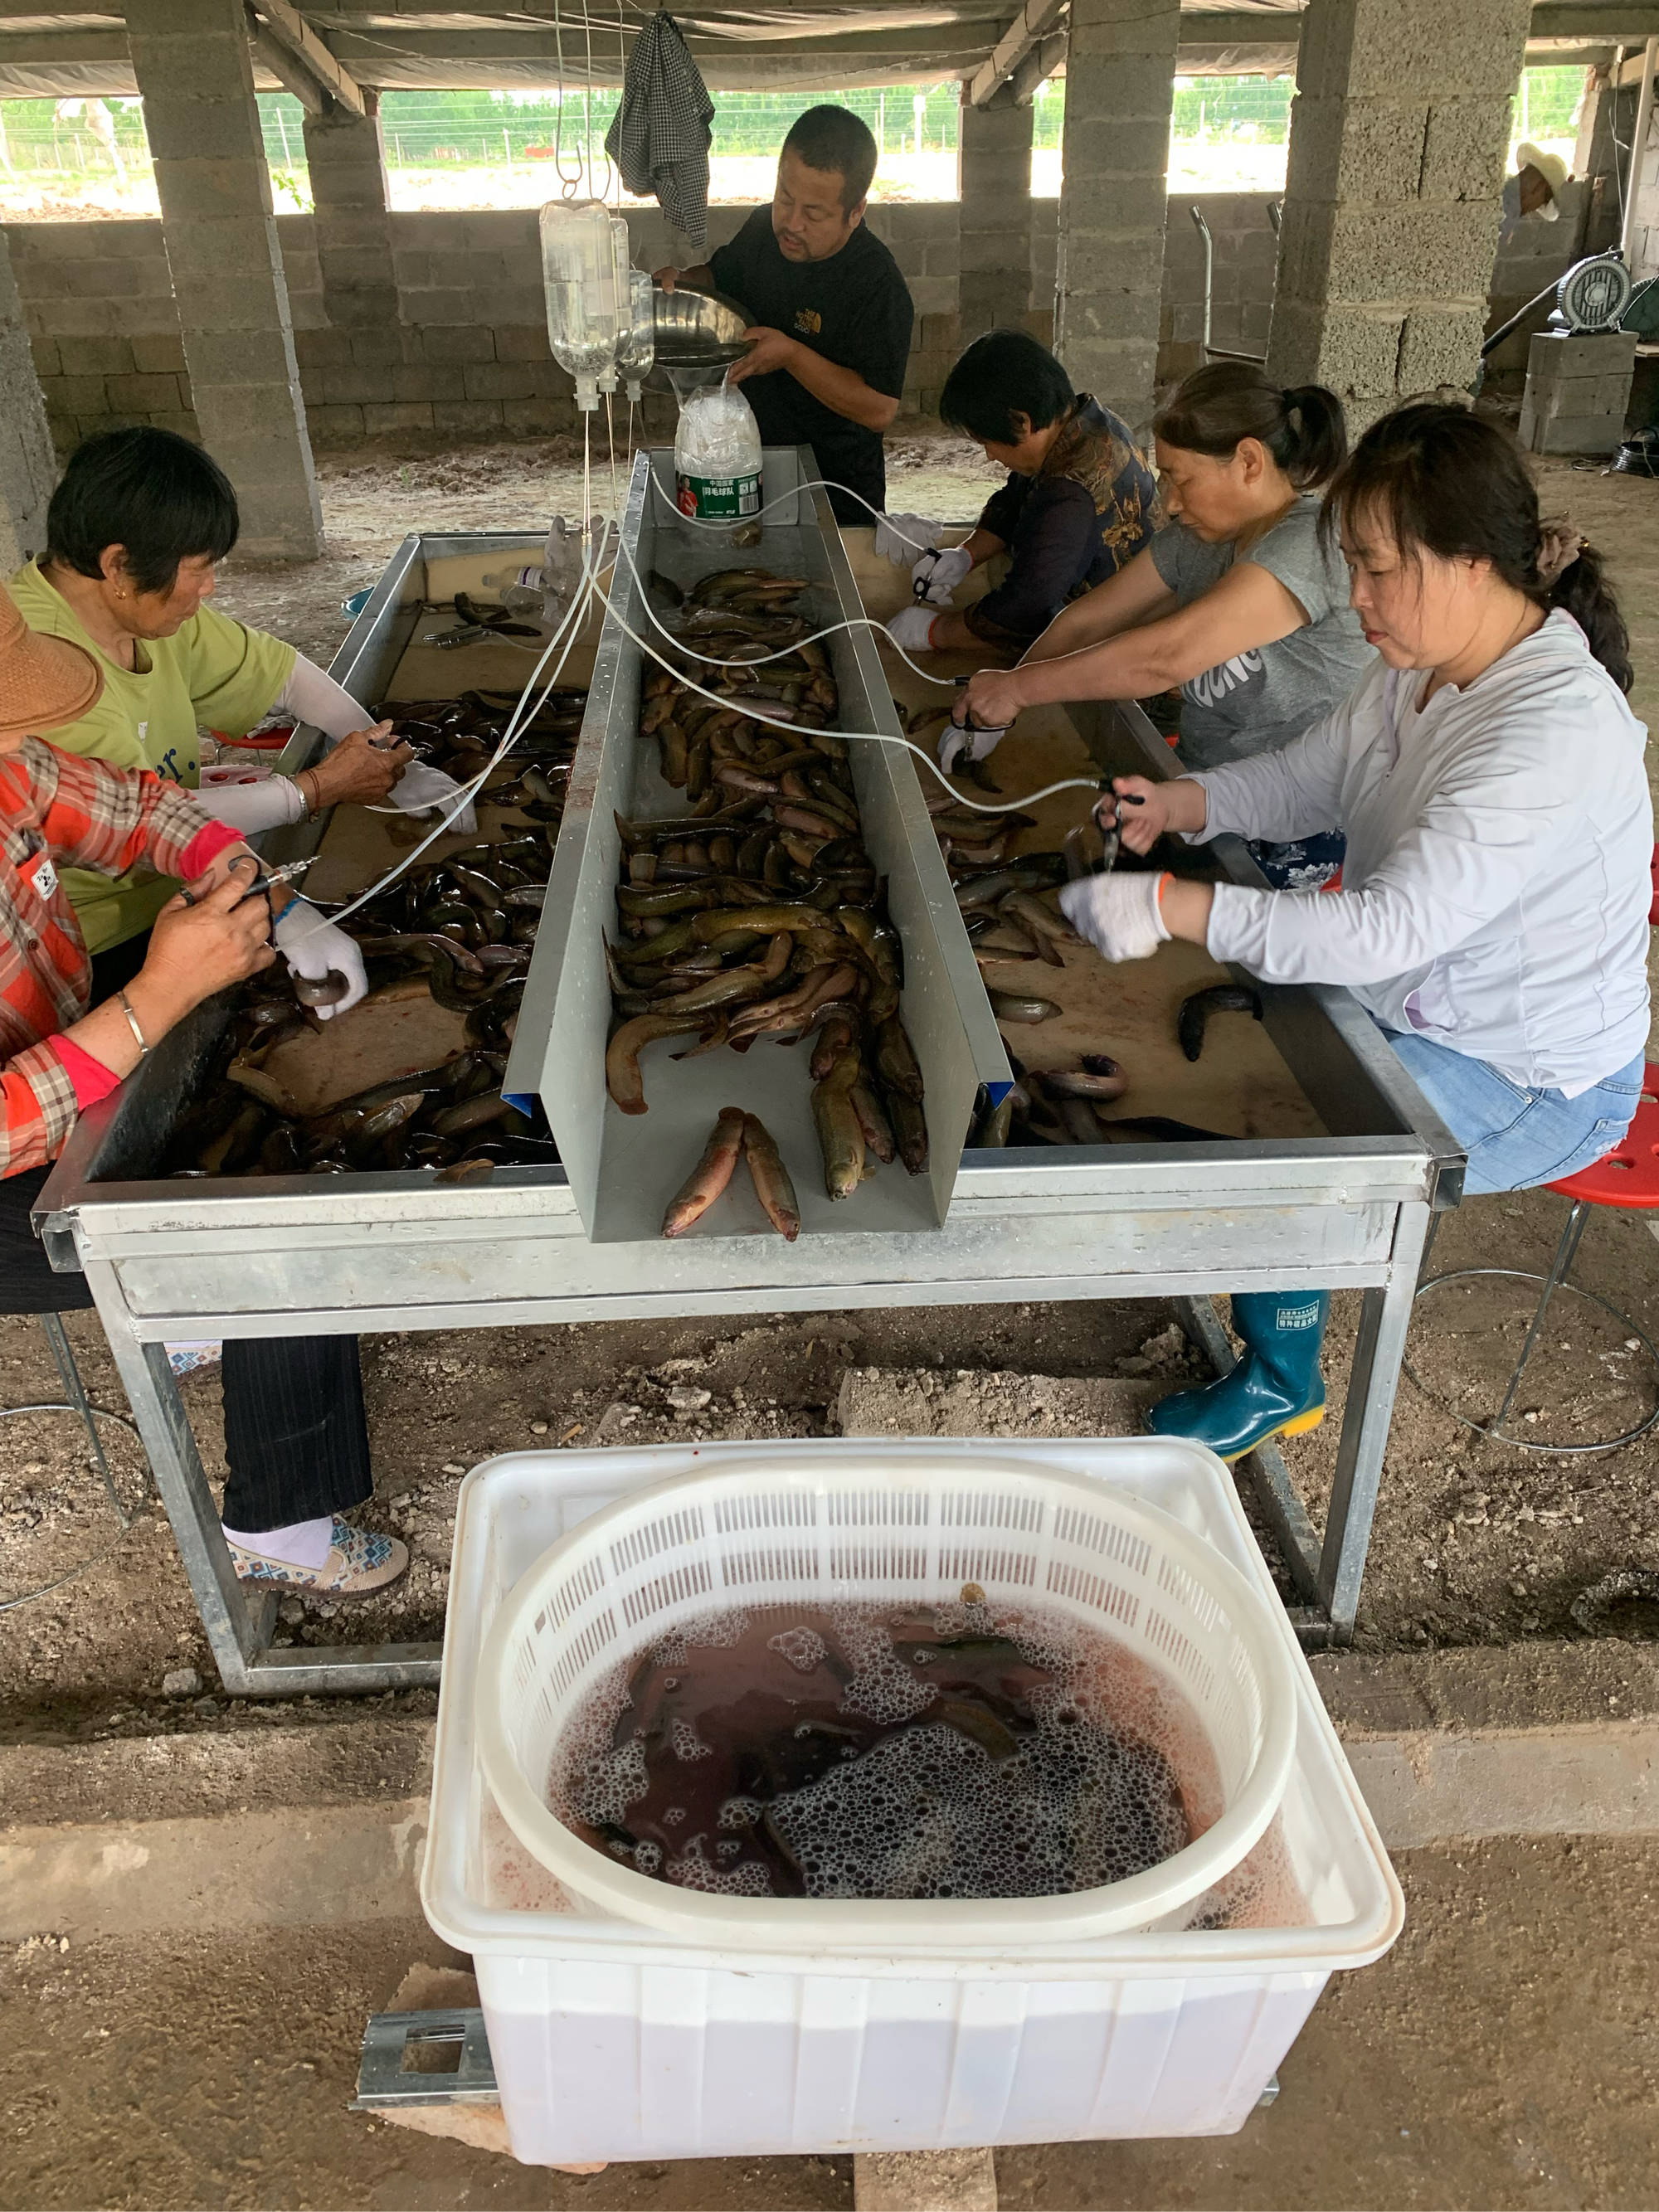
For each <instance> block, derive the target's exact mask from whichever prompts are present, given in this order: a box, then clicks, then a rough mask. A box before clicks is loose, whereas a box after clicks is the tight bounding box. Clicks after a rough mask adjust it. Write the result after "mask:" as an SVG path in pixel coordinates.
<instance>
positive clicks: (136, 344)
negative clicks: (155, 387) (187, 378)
mask: <svg viewBox="0 0 1659 2212" xmlns="http://www.w3.org/2000/svg"><path fill="white" fill-rule="evenodd" d="M128 343H129V344H130V345H131V348H132V365H133V368H135V369H136V370H137V372H138V374H140V375H141V376H181V375H182V374H184V368H185V342H184V340H183V339H182V338H181V337H179V333H178V331H134V332H133V334H132V336H131V338H130V339H129V340H128Z"/></svg>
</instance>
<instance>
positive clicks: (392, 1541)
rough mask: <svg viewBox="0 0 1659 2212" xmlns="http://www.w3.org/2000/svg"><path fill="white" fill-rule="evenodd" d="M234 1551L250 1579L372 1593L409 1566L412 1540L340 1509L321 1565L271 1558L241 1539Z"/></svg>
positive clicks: (241, 1572)
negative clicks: (358, 1522) (356, 1522)
mask: <svg viewBox="0 0 1659 2212" xmlns="http://www.w3.org/2000/svg"><path fill="white" fill-rule="evenodd" d="M230 1556H231V1560H232V1563H233V1564H234V1566H235V1569H236V1572H237V1575H238V1577H240V1580H242V1581H243V1582H245V1583H283V1585H285V1587H287V1588H288V1589H305V1590H314V1591H316V1593H317V1594H318V1595H319V1596H326V1597H368V1596H369V1595H371V1594H372V1593H374V1592H375V1591H379V1590H383V1589H386V1588H387V1587H388V1586H389V1585H390V1584H391V1583H395V1582H396V1581H397V1580H398V1577H399V1576H400V1575H402V1574H404V1573H406V1572H407V1571H408V1567H409V1547H408V1545H407V1544H404V1543H400V1542H399V1541H398V1539H397V1537H395V1536H382V1535H380V1534H379V1533H378V1532H377V1531H375V1530H374V1529H371V1528H353V1527H352V1525H351V1523H350V1522H349V1521H342V1520H341V1518H340V1516H338V1514H336V1515H335V1516H334V1525H333V1528H332V1529H331V1541H330V1543H329V1550H328V1557H327V1558H326V1559H325V1560H324V1561H323V1564H322V1565H321V1566H320V1567H296V1566H295V1565H294V1563H293V1561H292V1560H291V1559H267V1558H266V1557H265V1556H264V1553H262V1552H250V1551H249V1550H248V1549H247V1548H246V1546H245V1545H241V1544H232V1545H231V1547H230Z"/></svg>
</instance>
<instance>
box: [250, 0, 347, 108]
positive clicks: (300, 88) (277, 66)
mask: <svg viewBox="0 0 1659 2212" xmlns="http://www.w3.org/2000/svg"><path fill="white" fill-rule="evenodd" d="M247 42H248V44H249V46H252V49H253V59H254V62H255V64H256V65H257V66H258V68H260V69H262V70H266V71H267V72H268V73H269V74H270V76H274V77H275V78H276V82H277V83H278V84H280V85H281V86H282V88H283V91H284V92H291V93H292V94H293V95H294V97H295V100H298V101H299V103H300V105H301V107H303V108H304V110H305V112H306V113H307V115H320V114H321V113H322V112H323V110H324V109H325V107H326V106H328V95H327V94H325V92H324V90H323V88H322V87H321V85H319V83H318V82H317V80H316V78H315V77H314V76H313V75H312V74H311V71H310V70H308V69H307V68H306V66H305V64H303V63H302V62H300V61H297V60H296V59H295V57H294V56H293V55H292V54H291V53H290V52H289V50H288V48H287V47H286V46H283V45H282V44H281V42H280V41H279V40H276V39H273V38H272V37H271V35H270V32H269V31H268V30H267V29H266V28H265V27H264V24H263V23H262V22H261V21H259V18H258V16H257V15H255V14H254V12H253V10H252V8H250V9H248V10H247Z"/></svg>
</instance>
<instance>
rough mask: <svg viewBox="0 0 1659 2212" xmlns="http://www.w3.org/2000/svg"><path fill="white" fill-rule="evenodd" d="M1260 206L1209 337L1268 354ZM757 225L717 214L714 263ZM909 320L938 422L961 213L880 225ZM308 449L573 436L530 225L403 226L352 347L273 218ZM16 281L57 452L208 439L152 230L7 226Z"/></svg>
mask: <svg viewBox="0 0 1659 2212" xmlns="http://www.w3.org/2000/svg"><path fill="white" fill-rule="evenodd" d="M1267 197H1268V195H1267V194H1265V193H1247V192H1240V193H1212V194H1208V195H1206V196H1205V197H1204V198H1203V199H1202V200H1201V202H1200V204H1201V205H1202V206H1203V207H1204V209H1205V210H1206V215H1207V216H1208V219H1209V222H1210V226H1211V229H1212V233H1213V234H1214V237H1215V242H1216V281H1215V314H1214V337H1215V338H1216V341H1217V343H1219V344H1222V345H1243V346H1244V347H1245V348H1247V349H1249V350H1252V351H1260V350H1261V349H1263V348H1264V347H1265V344H1266V323H1267V316H1268V313H1269V312H1270V309H1271V304H1272V299H1273V255H1272V250H1271V248H1272V237H1273V234H1272V232H1271V230H1270V229H1269V228H1268V224H1267ZM1187 204H1188V203H1187V201H1185V200H1182V201H1180V202H1178V203H1177V204H1176V206H1175V207H1173V208H1172V210H1171V213H1170V225H1169V231H1168V240H1167V246H1166V253H1165V261H1164V297H1163V311H1162V329H1161V342H1160V346H1159V352H1158V376H1159V381H1160V383H1163V382H1167V381H1170V380H1173V379H1175V378H1177V377H1179V376H1182V375H1184V374H1186V373H1187V372H1188V369H1190V368H1194V367H1196V366H1197V362H1198V343H1197V341H1198V331H1199V323H1200V317H1201V299H1202V276H1201V258H1200V252H1199V243H1198V238H1197V234H1196V233H1195V232H1194V229H1193V228H1192V224H1191V222H1190V221H1189V220H1188V218H1187V216H1186V212H1185V210H1186V207H1187ZM1056 207H1057V203H1056V202H1054V200H1051V199H1039V200H1034V201H1033V202H1032V203H1031V300H1032V303H1033V304H1032V306H1031V307H1030V311H1029V313H1027V314H1026V315H1025V317H1024V321H1025V324H1026V326H1027V327H1028V328H1029V329H1030V331H1032V332H1033V333H1034V335H1036V337H1039V338H1041V339H1042V341H1043V343H1045V344H1047V343H1050V342H1051V340H1052V335H1053V306H1052V303H1053V299H1054V258H1055V231H1056ZM745 213H746V210H743V209H741V208H714V209H711V210H710V212H709V243H710V248H711V249H712V247H714V246H719V245H721V244H724V243H725V241H726V240H728V239H729V238H731V237H732V235H733V234H734V233H735V232H736V231H737V230H738V228H739V226H740V225H741V223H742V222H743V221H744V216H745ZM629 227H630V229H631V231H632V234H633V240H634V258H635V262H636V264H639V265H640V266H641V267H645V268H660V267H661V266H662V265H663V264H665V263H666V262H670V261H673V262H679V263H683V262H684V261H686V260H688V259H690V258H691V257H690V247H689V246H688V245H687V243H686V241H685V240H684V237H683V236H682V235H680V234H678V233H677V232H675V231H674V230H673V229H672V228H671V226H670V224H669V222H668V221H667V219H666V217H665V216H661V215H659V214H658V213H656V212H655V211H654V210H653V211H652V212H650V213H648V214H638V213H636V214H634V215H631V216H630V217H629ZM870 227H871V228H872V231H874V233H875V234H876V235H877V236H878V238H880V239H881V240H883V242H884V244H885V245H886V246H888V247H889V249H890V251H891V252H892V253H893V255H894V257H895V258H896V260H897V262H898V264H899V267H900V269H901V270H902V271H903V274H904V277H905V281H906V283H908V285H909V287H910V291H911V295H912V297H913V298H914V300H915V305H916V323H915V334H914V337H913V338H912V342H911V354H910V362H909V369H908V376H907V379H906V385H905V395H904V396H905V402H906V404H907V405H908V406H911V407H915V408H920V409H921V410H924V411H930V412H936V411H937V410H938V406H939V392H940V389H941V387H942V386H943V385H944V383H945V378H946V376H947V375H948V374H949V373H950V368H951V362H953V361H954V360H955V359H956V356H957V353H958V351H959V350H960V343H961V324H960V319H959V315H958V312H957V257H958V240H959V228H958V208H957V203H956V202H954V201H937V202H918V203H913V204H906V203H902V202H901V203H896V204H890V205H888V206H884V207H877V208H872V210H871V212H870ZM277 228H278V231H279V234H280V236H281V240H282V247H283V267H284V270H285V272H286V275H287V278H288V288H289V301H290V304H291V307H292V310H293V317H294V334H295V353H296V355H297V356H298V360H299V364H300V372H301V382H302V386H303V389H304V393H305V401H306V410H307V418H308V421H309V423H310V428H311V434H312V436H313V440H314V441H316V443H317V444H318V445H319V446H339V445H344V444H349V443H350V442H351V441H354V440H355V439H357V438H362V437H374V436H380V435H386V434H388V433H408V432H432V433H435V434H436V435H442V436H447V437H461V438H491V437H497V438H499V437H529V436H541V435H548V434H550V433H551V432H555V431H559V430H565V429H568V428H571V427H572V425H573V423H574V419H575V418H574V408H573V406H572V404H571V387H570V381H569V379H568V377H566V376H565V374H563V372H562V370H561V369H560V368H558V367H557V365H556V363H555V362H554V361H553V360H552V358H551V356H550V353H549V350H548V344H547V330H546V324H545V321H544V311H543V304H542V293H541V276H540V264H539V255H538V246H537V236H536V216H535V213H534V211H533V210H472V211H467V212H462V213H456V214H407V215H394V216H392V218H391V228H392V254H393V262H394V267H395V270H396V275H397V281H398V300H399V305H400V308H401V319H400V320H398V322H396V323H389V324H383V325H379V326H374V325H369V326H367V327H362V328H354V329H349V330H342V329H337V328H335V327H333V326H332V325H331V324H330V323H329V320H328V318H327V315H326V313H325V309H324V304H323V284H322V276H321V271H320V268H319V262H318V254H317V243H316V236H315V230H314V227H313V222H312V218H311V217H310V216H301V215H295V216H280V217H279V218H278V220H277ZM6 234H7V237H8V239H9V242H10V246H11V254H12V263H13V269H14V273H15V277H16V281H17V287H18V291H19V293H20V295H21V300H22V306H23V312H24V316H25V320H26V324H27V329H28V331H29V336H30V340H31V343H32V345H33V351H34V359H35V366H36V368H37V370H38V372H39V374H40V382H41V390H42V392H43V393H44V395H45V398H46V410H47V416H48V419H49V420H50V422H51V424H52V434H53V437H54V439H55V441H56V443H57V446H58V451H59V452H60V453H68V452H70V451H72V450H73V448H74V447H75V446H76V445H77V444H78V443H79V442H80V441H81V440H82V438H84V437H87V436H89V435H91V434H92V433H93V432H94V431H95V430H99V429H109V428H115V427H117V426H118V425H120V424H124V423H129V422H155V423H159V424H161V426H162V427H164V428H168V429H175V430H180V431H183V432H184V433H185V435H195V433H196V419H195V415H194V412H193V410H192V408H191V392H190V380H189V377H188V374H186V372H185V356H184V349H183V346H182V344H181V343H180V340H179V321H178V315H177V313H176V311H175V309H174V307H173V294H172V289H171V285H170V283H169V281H168V276H167V258H166V256H165V254H164V253H163V252H162V249H161V225H160V223H159V222H152V221H110V222H19V223H13V224H10V225H9V226H8V227H7V233H6Z"/></svg>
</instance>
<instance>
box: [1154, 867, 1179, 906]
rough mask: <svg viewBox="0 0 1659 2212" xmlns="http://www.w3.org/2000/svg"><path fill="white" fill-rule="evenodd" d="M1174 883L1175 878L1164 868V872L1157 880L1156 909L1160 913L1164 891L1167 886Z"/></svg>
mask: <svg viewBox="0 0 1659 2212" xmlns="http://www.w3.org/2000/svg"><path fill="white" fill-rule="evenodd" d="M1174 881H1175V876H1174V874H1173V872H1171V871H1170V869H1168V868H1166V869H1165V870H1164V873H1163V874H1162V875H1161V876H1160V877H1159V878H1158V907H1159V909H1160V911H1161V910H1162V908H1163V905H1164V890H1165V889H1166V888H1167V886H1168V885H1169V884H1172V883H1173V882H1174Z"/></svg>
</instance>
